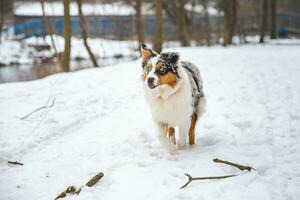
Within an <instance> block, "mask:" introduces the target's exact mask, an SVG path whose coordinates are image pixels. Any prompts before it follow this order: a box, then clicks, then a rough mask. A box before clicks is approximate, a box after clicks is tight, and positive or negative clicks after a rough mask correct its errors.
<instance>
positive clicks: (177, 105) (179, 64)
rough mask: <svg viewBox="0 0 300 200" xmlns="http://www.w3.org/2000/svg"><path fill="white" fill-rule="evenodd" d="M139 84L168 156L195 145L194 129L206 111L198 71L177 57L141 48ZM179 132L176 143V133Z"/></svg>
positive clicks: (173, 54) (144, 47) (142, 46)
mask: <svg viewBox="0 0 300 200" xmlns="http://www.w3.org/2000/svg"><path fill="white" fill-rule="evenodd" d="M141 55H142V68H143V73H142V80H143V84H144V93H145V99H146V101H147V103H148V105H149V107H150V110H151V113H152V118H153V122H154V126H155V131H156V133H157V136H158V139H159V140H160V142H161V144H162V146H163V147H164V148H166V150H167V151H168V152H169V153H170V154H175V152H176V149H180V148H182V147H184V146H185V145H186V142H187V136H189V144H190V145H193V144H195V127H196V124H197V121H198V120H199V118H200V117H201V116H202V115H203V113H204V111H205V104H206V98H205V96H204V92H203V83H202V78H201V75H200V72H199V70H198V68H197V67H196V66H195V65H193V64H192V63H190V62H186V61H180V57H179V54H178V53H173V52H170V53H161V54H158V53H157V52H155V51H154V50H152V49H150V48H148V47H147V46H146V45H145V44H142V45H141ZM174 127H178V129H179V138H178V140H177V142H176V139H175V129H174Z"/></svg>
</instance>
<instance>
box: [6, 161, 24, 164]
mask: <svg viewBox="0 0 300 200" xmlns="http://www.w3.org/2000/svg"><path fill="white" fill-rule="evenodd" d="M7 163H8V164H12V165H24V164H23V163H20V162H18V161H7Z"/></svg>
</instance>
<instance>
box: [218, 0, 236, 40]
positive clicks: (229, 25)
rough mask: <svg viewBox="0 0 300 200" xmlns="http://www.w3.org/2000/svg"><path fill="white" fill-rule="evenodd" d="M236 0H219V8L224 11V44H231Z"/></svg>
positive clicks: (234, 23)
mask: <svg viewBox="0 0 300 200" xmlns="http://www.w3.org/2000/svg"><path fill="white" fill-rule="evenodd" d="M237 6H238V5H237V1H236V0H221V5H220V7H221V10H223V12H224V46H226V45H228V44H232V38H233V36H234V33H235V29H236V21H237Z"/></svg>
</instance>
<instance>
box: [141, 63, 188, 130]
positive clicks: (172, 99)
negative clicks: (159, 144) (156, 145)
mask: <svg viewBox="0 0 300 200" xmlns="http://www.w3.org/2000/svg"><path fill="white" fill-rule="evenodd" d="M178 72H179V76H180V81H178V82H177V84H176V85H175V87H174V88H172V87H170V86H168V85H163V86H160V87H159V88H157V89H152V90H151V89H148V88H147V87H146V86H145V87H144V88H145V97H146V100H147V102H148V104H149V107H150V110H151V112H152V117H153V120H154V121H156V122H161V123H166V124H169V125H172V126H177V125H181V124H184V123H187V122H188V121H189V120H190V116H191V114H192V110H193V108H192V94H191V86H190V81H189V78H188V75H187V74H186V72H185V71H184V70H183V69H182V68H180V69H179V70H178ZM176 87H178V88H176ZM164 98H165V99H164Z"/></svg>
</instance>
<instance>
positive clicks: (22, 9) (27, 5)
mask: <svg viewBox="0 0 300 200" xmlns="http://www.w3.org/2000/svg"><path fill="white" fill-rule="evenodd" d="M44 5H45V13H46V15H51V16H62V15H63V4H62V3H61V2H45V3H44ZM14 6H15V15H23V16H27V15H28V16H42V15H43V13H42V9H41V4H40V3H39V2H30V1H29V2H16V3H15V4H14ZM82 12H83V14H84V15H134V14H135V10H134V8H133V7H132V6H129V5H127V4H124V3H122V2H115V3H109V4H99V3H97V4H88V3H87V4H83V5H82ZM142 12H143V14H146V15H147V14H153V13H154V11H153V9H151V5H150V4H144V5H143V7H142ZM70 15H71V16H77V15H78V7H77V3H76V2H71V3H70Z"/></svg>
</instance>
